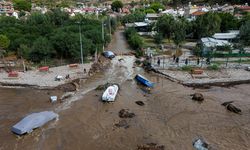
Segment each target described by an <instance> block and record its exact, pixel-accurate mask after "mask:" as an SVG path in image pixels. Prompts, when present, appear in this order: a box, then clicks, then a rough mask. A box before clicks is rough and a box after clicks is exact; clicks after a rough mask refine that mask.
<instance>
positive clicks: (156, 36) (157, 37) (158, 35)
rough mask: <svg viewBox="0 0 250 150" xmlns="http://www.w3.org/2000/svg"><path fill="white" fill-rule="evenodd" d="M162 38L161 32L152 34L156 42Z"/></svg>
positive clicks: (158, 42)
mask: <svg viewBox="0 0 250 150" xmlns="http://www.w3.org/2000/svg"><path fill="white" fill-rule="evenodd" d="M162 40H163V35H162V34H161V33H157V34H155V35H154V41H155V43H156V44H161V43H162Z"/></svg>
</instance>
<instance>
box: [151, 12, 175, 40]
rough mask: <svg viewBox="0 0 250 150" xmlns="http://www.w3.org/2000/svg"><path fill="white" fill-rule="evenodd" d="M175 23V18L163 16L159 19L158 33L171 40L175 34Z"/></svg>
mask: <svg viewBox="0 0 250 150" xmlns="http://www.w3.org/2000/svg"><path fill="white" fill-rule="evenodd" d="M174 22H175V20H174V17H173V16H171V15H163V16H161V17H160V18H159V19H158V21H157V24H156V29H157V31H158V32H160V33H162V35H163V36H164V37H167V38H168V39H170V37H171V35H172V33H173V26H174Z"/></svg>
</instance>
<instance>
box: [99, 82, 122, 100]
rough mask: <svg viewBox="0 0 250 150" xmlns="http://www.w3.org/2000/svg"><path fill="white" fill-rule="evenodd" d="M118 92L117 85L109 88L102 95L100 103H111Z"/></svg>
mask: <svg viewBox="0 0 250 150" xmlns="http://www.w3.org/2000/svg"><path fill="white" fill-rule="evenodd" d="M118 90H119V87H118V85H112V86H109V87H108V88H107V89H106V90H105V92H104V93H103V95H102V101H106V102H113V101H115V97H116V95H117V92H118Z"/></svg>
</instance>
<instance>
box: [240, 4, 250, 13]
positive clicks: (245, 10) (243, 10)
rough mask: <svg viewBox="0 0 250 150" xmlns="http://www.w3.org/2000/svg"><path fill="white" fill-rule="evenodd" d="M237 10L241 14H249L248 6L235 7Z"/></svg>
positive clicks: (249, 8)
mask: <svg viewBox="0 0 250 150" xmlns="http://www.w3.org/2000/svg"><path fill="white" fill-rule="evenodd" d="M237 8H238V9H239V10H240V11H241V12H250V6H248V5H243V6H237Z"/></svg>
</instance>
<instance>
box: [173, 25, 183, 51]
mask: <svg viewBox="0 0 250 150" xmlns="http://www.w3.org/2000/svg"><path fill="white" fill-rule="evenodd" d="M185 38H186V29H185V24H184V23H183V22H182V21H181V20H178V21H176V22H175V24H174V27H173V35H172V39H173V41H174V43H175V45H176V46H177V48H178V47H179V45H180V44H181V43H182V42H183V41H184V40H185Z"/></svg>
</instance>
